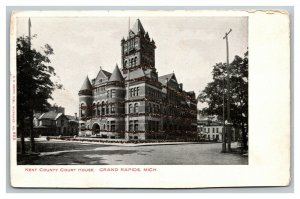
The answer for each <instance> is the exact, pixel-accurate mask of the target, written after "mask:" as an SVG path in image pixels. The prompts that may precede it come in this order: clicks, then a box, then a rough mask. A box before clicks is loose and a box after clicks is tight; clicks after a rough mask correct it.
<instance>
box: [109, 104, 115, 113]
mask: <svg viewBox="0 0 300 199" xmlns="http://www.w3.org/2000/svg"><path fill="white" fill-rule="evenodd" d="M110 112H111V113H115V112H116V111H115V105H114V104H112V105H111V110H110Z"/></svg>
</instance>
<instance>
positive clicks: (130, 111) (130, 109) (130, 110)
mask: <svg viewBox="0 0 300 199" xmlns="http://www.w3.org/2000/svg"><path fill="white" fill-rule="evenodd" d="M129 113H132V104H129Z"/></svg>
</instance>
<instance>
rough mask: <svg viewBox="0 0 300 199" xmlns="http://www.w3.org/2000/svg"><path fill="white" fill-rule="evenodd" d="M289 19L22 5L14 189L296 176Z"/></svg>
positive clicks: (14, 43) (13, 108)
mask: <svg viewBox="0 0 300 199" xmlns="http://www.w3.org/2000/svg"><path fill="white" fill-rule="evenodd" d="M289 23H290V22H289V15H288V12H285V11H271V10H269V11H256V12H253V11H229V10H224V11H213V10H206V11H205V10H198V11H192V10H190V11H186V10H177V11H176V10H174V11H146V10H144V11H143V10H131V11H130V10H112V11H96V10H94V11H82V12H80V11H46V10H45V11H14V12H12V15H11V26H10V175H11V184H12V186H13V187H44V188H54V187H55V188H105V187H106V188H107V187H109V188H200V187H201V188H205V187H228V186H229V187H239V186H286V185H288V184H289V182H290V117H289V113H290V109H289V102H290V101H289V100H290V98H289V96H290V90H289V89H290V84H289V81H290V76H289V75H290V61H289V59H290V51H289V50H290V43H289V42H290V38H289V37H290V32H289V28H290V27H289ZM274 41H276V42H274ZM249 64H250V66H249ZM275 112H276V114H275ZM275 174H276V175H275ZM43 179H47V180H43Z"/></svg>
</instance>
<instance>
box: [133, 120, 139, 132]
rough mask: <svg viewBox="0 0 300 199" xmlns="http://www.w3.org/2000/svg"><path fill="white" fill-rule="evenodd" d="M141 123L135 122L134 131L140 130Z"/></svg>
mask: <svg viewBox="0 0 300 199" xmlns="http://www.w3.org/2000/svg"><path fill="white" fill-rule="evenodd" d="M138 122H139V121H138V120H134V131H138V130H139V123H138Z"/></svg>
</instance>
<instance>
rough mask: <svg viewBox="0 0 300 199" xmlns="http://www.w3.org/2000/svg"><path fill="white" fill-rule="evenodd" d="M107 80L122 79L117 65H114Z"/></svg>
mask: <svg viewBox="0 0 300 199" xmlns="http://www.w3.org/2000/svg"><path fill="white" fill-rule="evenodd" d="M109 81H111V82H112V81H123V76H122V74H121V71H120V69H119V67H118V65H116V67H115V69H114V71H113V73H112V75H111V76H110V78H109Z"/></svg>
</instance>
